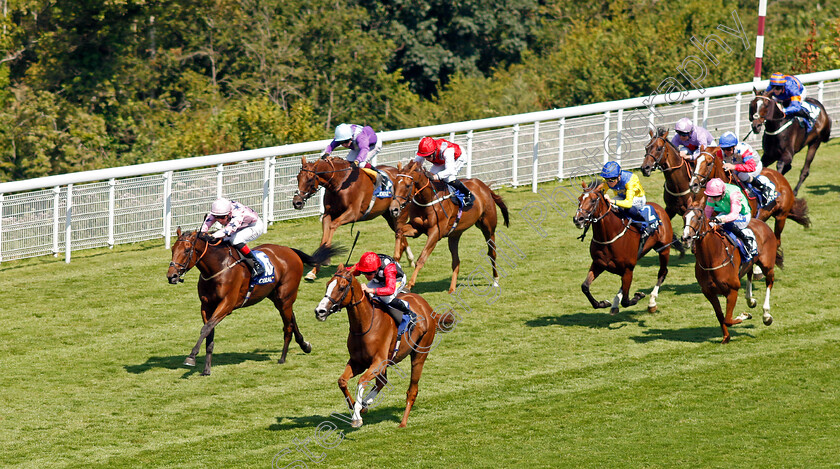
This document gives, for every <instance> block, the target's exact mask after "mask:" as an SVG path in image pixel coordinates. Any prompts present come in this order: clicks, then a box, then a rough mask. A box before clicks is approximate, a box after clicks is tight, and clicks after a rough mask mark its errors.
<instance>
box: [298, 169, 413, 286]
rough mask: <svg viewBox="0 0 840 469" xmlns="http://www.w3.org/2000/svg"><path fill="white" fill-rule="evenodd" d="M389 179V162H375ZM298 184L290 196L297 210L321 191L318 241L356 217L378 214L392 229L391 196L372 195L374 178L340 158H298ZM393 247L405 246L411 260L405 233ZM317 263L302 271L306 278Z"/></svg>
mask: <svg viewBox="0 0 840 469" xmlns="http://www.w3.org/2000/svg"><path fill="white" fill-rule="evenodd" d="M377 169H378V170H380V171H381V172H383V173H385V174H386V175H387V176H388V177H389V178H390V179H391V181H392V182H393V181H394V178H395V177H396V174H397V169H396V168H394V167H393V166H377ZM297 182H298V188H297V190H296V191H295V194H294V196H293V197H292V206H293V207H294V208H295V209H297V210H300V209H302V208H303V205H304V204H305V203H306V201H307V199H309V198H310V197H312V196H313V195H315V193H316V192H318V188H319V187H323V188H324V189H325V191H326V193H325V194H324V214H323V215H322V216H321V245H326V246H330V245H332V239H333V235H334V234H335V230H337V229H338V227H339V226H341V225H345V224H347V223H355V222H357V221H365V220H372V219H374V218H376V217H378V216H380V215H382V216H383V217H384V218H385V220H386V221H387V222H388V226H390V227H391V229H392V230H394V232H395V233H396V230H397V219H396V217H393V216H392V215H391V212H390V210H389V207H390V206H391V200H392V197H384V198H379V197H375V196H374V194H373V192H374V190H375V187H374V184H375V183H374V181H373V180H372V179H371V178H370V177H368V176H367V173H366V172H364V171H362V170H361V169H359V168H358V167H357V166H356V165H354V164H352V163H350V162H349V161H347V160H345V159H343V158H332V157H330V158H324V159H319V160H317V161H314V162H312V163H307V162H306V157H303V158H301V169H300V172H299V173H298V175H297ZM395 249H396V250H398V251H399V252H402V251H403V250H405V251H406V252H407V254H408V258H409V261H411V263H412V264H413V263H414V254H413V253H412V252H411V249H410V248H409V247H408V241H406V239H405V237H401V236H399V234H397V235H396V248H395ZM318 269H319V266H315V267H313V269H312V271H310V272H309V273H308V274H306V280H308V281H313V280H315V278H316V276H317V273H318Z"/></svg>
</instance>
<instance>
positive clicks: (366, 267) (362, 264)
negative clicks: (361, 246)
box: [355, 252, 382, 274]
mask: <svg viewBox="0 0 840 469" xmlns="http://www.w3.org/2000/svg"><path fill="white" fill-rule="evenodd" d="M380 266H382V261H381V260H379V256H378V255H377V254H376V253H375V252H366V253H364V254H362V258H361V259H359V263H358V264H356V266H355V269H356V270H358V271H359V272H361V273H363V274H369V273H373V272H376V271H377V270H379V267H380Z"/></svg>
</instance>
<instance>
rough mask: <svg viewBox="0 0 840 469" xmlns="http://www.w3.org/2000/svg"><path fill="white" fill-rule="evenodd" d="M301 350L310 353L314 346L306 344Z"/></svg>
mask: <svg viewBox="0 0 840 469" xmlns="http://www.w3.org/2000/svg"><path fill="white" fill-rule="evenodd" d="M301 348H302V349H303V353H309V352H311V351H312V344H310V343H309V342H304V343H303V347H301Z"/></svg>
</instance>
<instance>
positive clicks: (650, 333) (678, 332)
mask: <svg viewBox="0 0 840 469" xmlns="http://www.w3.org/2000/svg"><path fill="white" fill-rule="evenodd" d="M753 328H755V325H753V324H749V325H747V326H742V327H741V326H739V327H737V328H734V327H733V328H729V334H730V335H731V336H732V338H733V339H734V338H736V337H739V336H746V337H754V336H753V335H752V334H749V333H747V331H745V329H753ZM642 334H643V335H641V336H634V337H630V339H631V340H634V341H636V342H638V343H640V344H646V343H648V342H653V341H654V340H670V341H674V342H691V343H703V342H710V341H715V340H718V341H719V340H720V339H721V338H722V337H723V336H722V334H721V331H720V327H719V326H708V327H688V328H685V329H647V330H644V331H642Z"/></svg>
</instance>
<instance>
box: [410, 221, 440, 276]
mask: <svg viewBox="0 0 840 469" xmlns="http://www.w3.org/2000/svg"><path fill="white" fill-rule="evenodd" d="M438 241H440V232H439V231H438V230H437V227H432V229H431V230H429V233H428V235H427V237H426V245H425V246H423V252H421V253H420V258H419V259H417V267H415V268H414V272H413V273H412V274H411V280H409V281H408V284H406V286H405V288H406V289H407V290H409V291H410V290H411V289H412V288H414V284H415V283H416V282H417V274H419V273H420V270H421V269H422V268H423V266H424V265H426V259H428V258H429V256H430V255H432V251H434V250H435V246H437V243H438Z"/></svg>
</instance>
